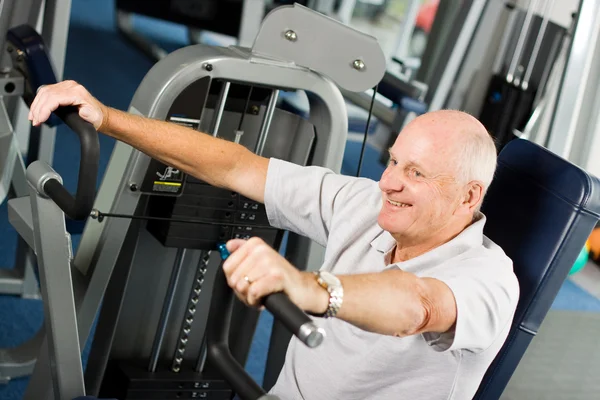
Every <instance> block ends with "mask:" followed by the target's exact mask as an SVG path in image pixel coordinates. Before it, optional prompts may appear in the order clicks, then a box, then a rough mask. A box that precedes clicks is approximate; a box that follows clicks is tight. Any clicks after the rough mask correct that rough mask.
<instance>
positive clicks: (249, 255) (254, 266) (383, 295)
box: [223, 238, 457, 336]
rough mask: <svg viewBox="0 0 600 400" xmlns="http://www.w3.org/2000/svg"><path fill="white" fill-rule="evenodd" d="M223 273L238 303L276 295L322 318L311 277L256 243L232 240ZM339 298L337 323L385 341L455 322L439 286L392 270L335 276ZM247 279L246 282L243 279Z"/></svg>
mask: <svg viewBox="0 0 600 400" xmlns="http://www.w3.org/2000/svg"><path fill="white" fill-rule="evenodd" d="M227 248H228V249H229V251H230V252H231V255H230V256H229V258H228V259H227V260H226V261H225V263H224V264H223V270H224V272H225V275H226V277H227V281H228V283H229V286H231V287H232V288H233V289H234V290H235V292H236V294H237V296H238V298H240V300H242V301H244V302H245V303H246V304H248V305H250V306H257V305H260V299H261V298H263V297H264V296H266V295H268V294H270V293H275V292H278V291H283V292H285V293H286V294H287V295H288V296H289V297H290V300H292V302H294V303H295V304H296V305H297V306H298V307H300V308H301V309H302V310H304V311H306V312H308V313H311V314H317V315H320V314H323V313H325V311H326V310H327V306H328V305H329V293H328V292H327V291H326V290H325V289H323V288H322V287H321V286H320V285H319V283H318V282H317V279H316V277H315V275H314V274H313V273H311V272H301V271H299V270H298V269H296V268H295V267H294V266H293V265H291V264H290V263H289V262H288V261H287V260H286V259H285V258H283V257H282V256H281V255H280V254H279V253H278V252H276V251H275V250H273V249H272V248H271V247H270V246H268V245H267V244H266V243H265V242H264V241H263V240H262V239H259V238H251V239H249V240H247V241H245V240H241V239H234V240H231V241H229V242H228V243H227ZM337 277H338V278H339V279H340V281H341V282H342V286H343V288H344V297H343V302H342V306H341V308H340V310H339V311H338V314H337V318H338V319H342V320H344V321H346V322H349V323H350V324H352V325H355V326H357V327H359V328H361V329H363V330H366V331H370V332H375V333H380V334H384V335H390V336H409V335H415V334H419V333H424V332H437V333H444V332H447V331H448V330H450V329H451V328H452V327H453V325H454V323H455V322H456V316H457V307H456V303H455V300H454V295H453V293H452V291H451V290H450V288H449V287H448V286H446V284H444V283H443V282H441V281H439V280H437V279H433V278H419V277H417V276H416V275H414V274H411V273H409V272H404V271H402V270H398V269H391V270H386V271H383V272H376V273H370V274H355V275H354V274H353V275H337ZM246 278H247V279H246Z"/></svg>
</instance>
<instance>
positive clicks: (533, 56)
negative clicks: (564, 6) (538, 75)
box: [521, 0, 554, 90]
mask: <svg viewBox="0 0 600 400" xmlns="http://www.w3.org/2000/svg"><path fill="white" fill-rule="evenodd" d="M553 3H554V0H547V1H546V5H545V7H544V15H543V17H542V25H541V26H540V31H539V32H538V35H537V37H536V38H535V44H534V45H533V50H532V51H531V57H530V59H529V63H527V70H526V71H525V75H524V76H523V83H522V84H521V87H522V88H523V90H527V88H528V87H529V79H530V78H531V74H532V73H533V67H534V66H535V62H536V60H537V56H538V53H539V52H540V47H542V42H543V41H544V34H545V33H546V27H547V26H548V20H549V19H550V18H549V17H548V13H549V12H550V10H551V9H552V5H553Z"/></svg>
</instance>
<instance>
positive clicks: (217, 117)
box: [211, 82, 231, 137]
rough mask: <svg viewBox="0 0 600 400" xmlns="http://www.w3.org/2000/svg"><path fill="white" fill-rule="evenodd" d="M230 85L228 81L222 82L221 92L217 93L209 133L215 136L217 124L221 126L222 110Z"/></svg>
mask: <svg viewBox="0 0 600 400" xmlns="http://www.w3.org/2000/svg"><path fill="white" fill-rule="evenodd" d="M230 86H231V83H230V82H223V87H222V88H221V93H219V100H217V104H216V105H215V112H214V114H213V120H212V124H211V126H212V132H211V133H212V135H213V136H214V137H217V133H218V132H219V126H221V119H222V118H223V111H224V110H225V103H226V102H227V95H228V94H229V87H230Z"/></svg>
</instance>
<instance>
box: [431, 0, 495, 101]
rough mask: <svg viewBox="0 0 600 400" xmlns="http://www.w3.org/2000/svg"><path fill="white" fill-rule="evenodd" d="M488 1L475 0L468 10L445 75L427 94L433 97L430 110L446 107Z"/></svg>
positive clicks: (445, 68)
mask: <svg viewBox="0 0 600 400" xmlns="http://www.w3.org/2000/svg"><path fill="white" fill-rule="evenodd" d="M486 4H487V1H486V0H473V2H472V5H471V7H470V8H469V9H468V12H467V15H466V17H465V20H464V24H463V25H462V27H461V29H460V33H459V35H458V38H457V39H456V42H455V44H454V47H453V48H452V52H451V54H450V56H449V57H448V59H447V60H448V61H447V62H446V63H443V64H439V65H443V67H444V68H443V73H442V75H441V77H440V78H439V81H438V82H437V85H432V86H430V90H429V91H428V93H427V96H426V98H425V101H426V102H427V98H429V97H431V101H430V102H429V110H430V111H435V110H439V109H441V108H443V107H444V104H445V102H446V100H447V98H448V95H449V93H450V90H451V89H452V85H453V84H454V82H455V79H456V75H457V73H458V70H459V68H460V65H461V63H462V60H463V59H464V57H465V54H466V52H467V49H468V48H469V45H470V43H471V40H472V38H473V33H474V32H475V30H476V28H477V25H478V23H479V21H480V18H481V16H482V15H483V12H484V11H485V7H486Z"/></svg>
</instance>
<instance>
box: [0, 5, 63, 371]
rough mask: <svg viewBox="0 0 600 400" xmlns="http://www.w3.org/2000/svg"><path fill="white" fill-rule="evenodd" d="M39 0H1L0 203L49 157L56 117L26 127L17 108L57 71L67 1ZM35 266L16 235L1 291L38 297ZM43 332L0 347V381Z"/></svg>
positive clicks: (26, 364)
mask: <svg viewBox="0 0 600 400" xmlns="http://www.w3.org/2000/svg"><path fill="white" fill-rule="evenodd" d="M44 4H45V6H44V7H43V8H42V1H40V0H19V1H18V2H15V1H12V0H11V1H4V2H2V9H1V11H0V49H1V53H0V65H1V67H2V74H1V75H0V96H2V101H1V102H0V203H2V202H4V200H5V199H6V198H10V197H22V196H26V195H27V194H28V193H29V191H28V184H27V180H26V177H25V166H26V162H31V161H33V160H37V159H43V160H46V161H47V162H49V163H50V162H51V161H52V156H53V151H54V136H53V135H54V130H55V126H56V125H57V124H59V123H60V120H58V119H56V118H52V119H51V120H50V121H48V123H46V124H45V125H44V126H42V127H41V128H31V131H29V128H30V124H29V122H28V121H26V122H25V124H23V123H22V122H23V121H22V118H19V115H20V114H22V113H21V112H20V109H21V108H25V107H28V106H29V104H30V103H31V101H32V100H33V97H34V95H35V92H36V90H37V88H38V87H40V86H41V85H43V84H49V83H53V82H56V76H57V75H58V76H61V75H62V70H63V64H64V55H65V45H66V35H67V31H68V23H64V21H61V19H62V18H64V17H65V15H66V16H67V19H68V11H69V9H70V1H65V0H56V1H55V0H51V1H46V2H45V3H44ZM40 13H43V17H42V18H41V25H42V27H41V32H42V34H41V35H40V34H38V33H37V31H36V30H35V29H34V28H33V26H35V25H36V22H37V20H38V18H40ZM47 45H48V46H49V49H48V47H47ZM50 59H54V61H55V62H54V63H52V62H50ZM21 98H22V99H23V100H24V101H21ZM23 117H24V116H23ZM13 127H14V129H13ZM22 131H25V132H29V133H30V135H29V139H28V146H27V154H26V159H25V160H24V159H23V156H22V151H23V148H22V147H21V146H20V145H19V138H18V137H17V136H20V139H23V138H27V136H26V135H22V134H21V133H22ZM17 132H18V133H19V135H17ZM34 269H35V255H34V254H33V252H32V251H31V249H30V248H29V246H27V244H26V243H25V242H24V241H23V240H22V239H21V238H18V240H17V251H16V255H15V264H14V266H13V267H12V268H10V269H9V268H1V269H0V294H3V295H16V296H20V297H22V298H27V299H38V298H39V288H38V282H37V279H36V276H35V273H34ZM42 337H43V332H38V333H37V334H36V335H35V336H34V337H33V338H31V339H30V340H28V341H26V342H24V343H23V344H21V345H19V346H18V347H13V348H7V349H0V383H7V382H9V381H10V380H11V379H13V378H18V377H22V376H27V375H29V374H30V373H31V371H33V365H34V363H35V357H36V354H37V351H38V348H39V346H40V343H41V340H42Z"/></svg>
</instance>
